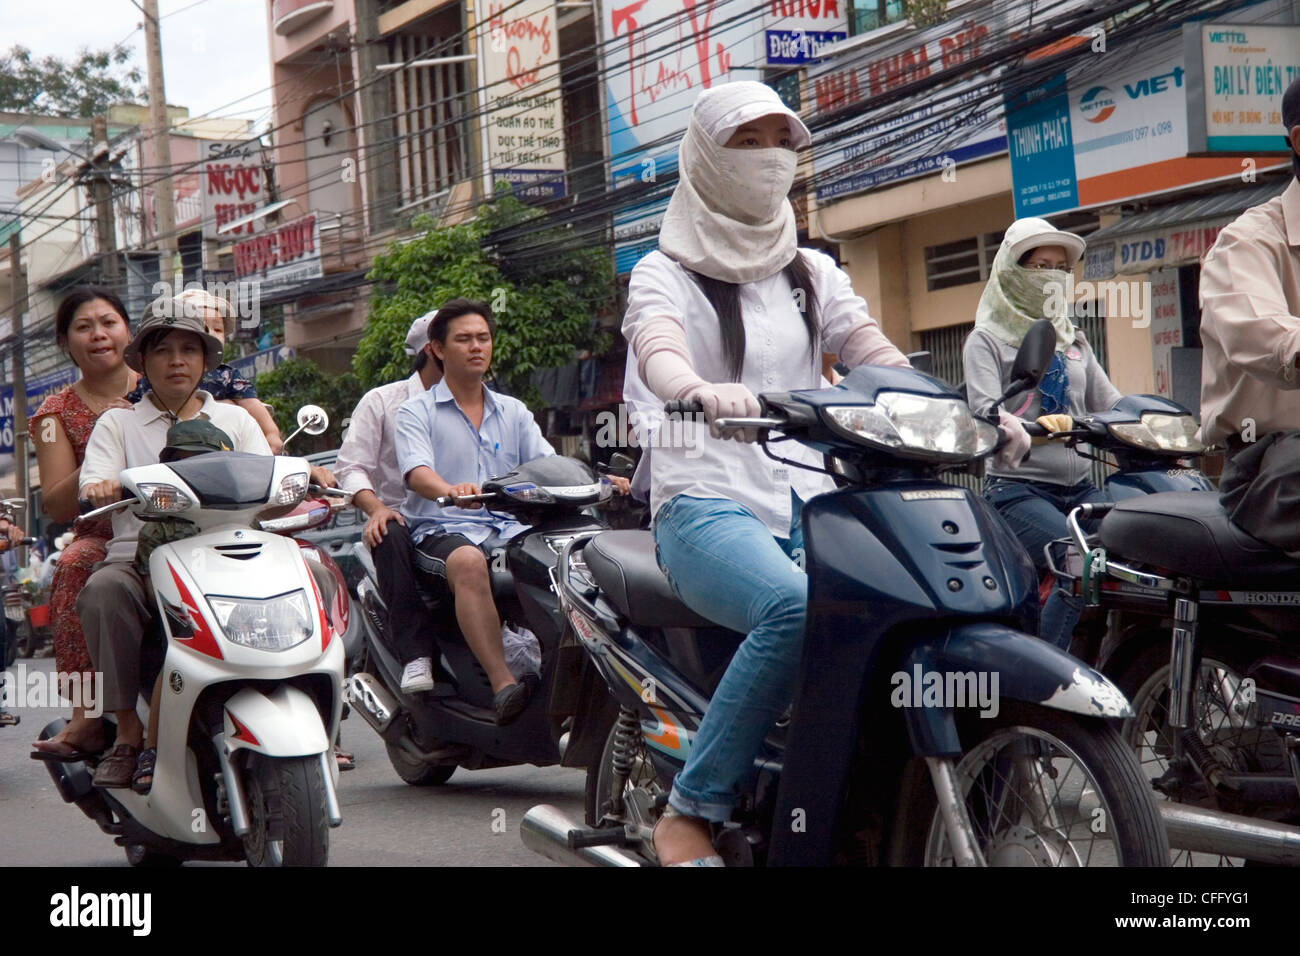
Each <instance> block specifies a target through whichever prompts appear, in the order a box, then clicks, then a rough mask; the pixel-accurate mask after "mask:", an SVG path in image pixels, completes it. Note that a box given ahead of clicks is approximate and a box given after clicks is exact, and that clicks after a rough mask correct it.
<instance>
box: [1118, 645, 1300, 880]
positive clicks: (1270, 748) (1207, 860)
mask: <svg viewBox="0 0 1300 956" xmlns="http://www.w3.org/2000/svg"><path fill="white" fill-rule="evenodd" d="M1250 659H1251V658H1250V657H1249V655H1243V654H1242V653H1241V652H1240V651H1239V650H1234V649H1227V648H1223V647H1218V646H1215V645H1214V644H1212V643H1207V644H1206V645H1205V646H1204V647H1203V648H1202V656H1201V662H1200V667H1199V670H1198V672H1197V676H1196V689H1195V692H1194V694H1193V698H1192V714H1193V720H1194V722H1195V724H1196V727H1197V730H1198V735H1199V736H1200V738H1201V740H1202V741H1203V742H1204V743H1205V744H1206V745H1207V746H1208V747H1210V749H1211V750H1212V751H1213V752H1214V754H1215V756H1216V757H1218V758H1219V760H1220V761H1221V762H1222V763H1224V764H1225V765H1226V766H1229V767H1232V768H1235V769H1238V770H1243V771H1256V772H1266V773H1283V774H1285V773H1288V772H1289V766H1288V764H1287V758H1286V754H1285V752H1284V750H1283V747H1282V742H1281V738H1280V737H1278V736H1277V735H1276V734H1274V733H1273V732H1272V731H1270V730H1269V729H1268V728H1259V727H1255V728H1247V727H1233V726H1232V718H1231V717H1230V716H1229V714H1230V713H1231V712H1232V711H1234V710H1238V709H1239V705H1240V703H1241V702H1240V700H1239V698H1238V697H1237V694H1236V692H1235V690H1234V689H1235V688H1237V687H1239V686H1240V682H1241V679H1242V674H1243V673H1244V672H1245V670H1246V668H1247V666H1248V662H1249V660H1250ZM1168 681H1169V648H1168V646H1167V644H1163V643H1162V644H1158V645H1153V646H1152V647H1149V648H1147V649H1146V650H1145V651H1143V652H1142V653H1141V654H1140V655H1139V656H1138V657H1137V658H1136V659H1135V660H1134V661H1133V663H1132V664H1130V665H1129V666H1128V667H1127V668H1126V669H1125V670H1124V672H1123V673H1122V674H1121V675H1120V676H1119V677H1118V678H1117V679H1116V681H1115V683H1116V684H1117V685H1118V686H1119V688H1120V689H1121V690H1122V691H1124V694H1125V696H1127V697H1128V699H1129V701H1130V702H1131V704H1132V707H1133V713H1134V715H1135V716H1134V717H1132V718H1130V719H1129V720H1126V721H1125V722H1124V727H1123V730H1122V731H1121V732H1122V734H1123V736H1124V740H1125V742H1126V743H1128V745H1129V746H1130V747H1132V748H1133V751H1134V754H1135V755H1136V756H1137V759H1138V764H1139V766H1140V767H1141V769H1142V771H1143V776H1145V777H1146V778H1147V779H1149V780H1152V781H1154V780H1156V779H1159V778H1161V777H1162V776H1164V775H1165V774H1166V772H1167V771H1168V770H1169V761H1168V760H1167V759H1166V758H1167V757H1168V756H1170V755H1171V751H1172V741H1173V736H1172V735H1173V729H1172V728H1170V727H1169V726H1168V716H1169V714H1168V701H1169V690H1168ZM1192 774H1195V771H1194V770H1193V771H1192ZM1196 783H1197V784H1198V786H1197V787H1196V789H1195V791H1192V792H1187V793H1179V792H1175V793H1174V794H1172V795H1170V794H1166V793H1161V794H1159V796H1158V797H1157V799H1171V800H1175V801H1177V802H1179V803H1187V804H1188V805H1191V806H1200V807H1205V808H1209V809H1215V808H1217V807H1218V804H1217V801H1216V800H1215V799H1214V797H1213V796H1212V795H1211V794H1210V793H1209V791H1208V789H1206V788H1205V787H1204V786H1203V784H1202V782H1201V781H1200V778H1199V775H1196ZM1166 789H1168V788H1166ZM1228 809H1230V810H1231V809H1234V808H1228ZM1171 853H1172V855H1171V857H1170V862H1171V864H1172V865H1174V866H1239V865H1241V863H1242V860H1241V859H1240V858H1238V857H1227V856H1221V855H1216V854H1210V853H1191V852H1188V851H1186V850H1173V851H1171Z"/></svg>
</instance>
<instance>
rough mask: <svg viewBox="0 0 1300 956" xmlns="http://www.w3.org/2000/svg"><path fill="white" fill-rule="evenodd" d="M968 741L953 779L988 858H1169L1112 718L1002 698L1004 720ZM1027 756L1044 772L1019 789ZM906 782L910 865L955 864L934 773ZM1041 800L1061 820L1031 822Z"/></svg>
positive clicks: (1110, 861)
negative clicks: (1046, 753) (1047, 755)
mask: <svg viewBox="0 0 1300 956" xmlns="http://www.w3.org/2000/svg"><path fill="white" fill-rule="evenodd" d="M962 745H963V748H964V753H963V754H962V756H961V758H960V760H958V761H957V763H956V766H955V768H954V778H955V780H956V783H957V786H958V791H959V792H960V793H962V794H964V795H965V803H966V812H967V815H968V817H969V819H970V820H971V825H972V829H973V830H974V831H975V834H976V839H977V843H978V847H979V850H980V853H981V855H982V856H983V857H984V859H985V861H986V863H987V865H989V866H1111V865H1114V866H1167V865H1168V861H1169V843H1168V840H1167V838H1166V835H1165V828H1164V824H1163V823H1162V821H1161V819H1160V813H1159V811H1158V810H1157V808H1156V804H1155V799H1154V796H1153V794H1152V791H1151V788H1150V786H1149V785H1148V783H1147V780H1146V778H1145V776H1144V775H1143V774H1142V773H1141V770H1140V768H1139V767H1138V763H1137V760H1136V759H1135V758H1134V756H1133V751H1132V750H1131V749H1130V748H1129V747H1128V745H1127V744H1126V743H1125V741H1124V740H1123V738H1122V737H1121V736H1120V735H1119V733H1118V732H1117V731H1116V730H1115V729H1114V728H1113V727H1111V726H1110V725H1108V724H1107V723H1105V722H1104V721H1102V720H1100V719H1097V718H1087V717H1080V716H1078V715H1076V714H1069V713H1064V712H1062V711H1057V710H1052V709H1050V708H1047V707H1041V706H1039V705H1036V704H1026V703H1023V702H1020V701H1004V702H1003V705H1002V710H1001V713H999V714H998V716H997V717H993V718H988V719H985V718H979V717H977V718H974V719H973V720H971V721H969V722H967V723H965V724H964V726H963V727H962ZM1047 747H1050V754H1051V758H1050V767H1048V768H1047V769H1046V771H1045V772H1044V770H1043V769H1042V768H1043V764H1044V760H1043V751H1044V748H1047ZM1026 760H1028V761H1030V762H1031V764H1032V766H1033V767H1034V768H1035V769H1036V771H1037V772H1036V775H1035V777H1034V778H1033V779H1032V780H1031V781H1027V782H1028V786H1027V787H1024V788H1019V789H1018V788H1017V787H1016V785H1015V784H1014V783H1009V782H1008V781H1009V780H1014V779H1015V777H1016V775H1017V773H1019V772H1022V771H1017V770H1016V766H1017V765H1019V764H1021V762H1022V761H1026ZM1066 761H1069V762H1068V763H1067V762H1066ZM1031 772H1034V771H1031ZM905 779H911V780H912V781H913V784H912V785H911V786H910V787H906V786H905V787H904V789H905V790H908V792H905V793H901V794H900V800H899V807H900V812H901V813H904V814H906V815H907V819H906V821H905V824H904V827H903V829H902V832H903V833H904V834H905V836H904V839H905V841H906V844H905V846H904V847H903V848H902V860H903V862H906V863H907V864H909V865H913V866H917V865H920V866H951V865H953V862H952V854H951V851H950V849H949V847H948V837H947V832H946V830H945V828H944V825H943V818H942V815H941V814H940V812H939V806H938V800H937V798H936V796H935V793H934V787H933V785H932V784H931V782H930V778H929V774H928V773H923V774H920V775H914V776H912V777H911V778H905ZM1089 790H1091V791H1092V793H1091V794H1089V792H1088V791H1089ZM1017 791H1018V792H1017ZM1034 798H1038V800H1039V802H1043V801H1045V800H1047V801H1050V807H1048V809H1049V810H1050V811H1052V813H1053V814H1054V818H1053V819H1051V820H1048V819H1045V818H1039V817H1034V816H1032V815H1031V816H1030V818H1029V820H1028V822H1027V823H1026V820H1025V814H1026V813H1031V814H1032V813H1033V812H1034V808H1033V807H1031V806H1029V802H1030V801H1031V800H1033V799H1034ZM991 814H993V815H992V818H990V816H991Z"/></svg>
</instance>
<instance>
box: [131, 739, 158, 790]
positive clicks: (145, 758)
mask: <svg viewBox="0 0 1300 956" xmlns="http://www.w3.org/2000/svg"><path fill="white" fill-rule="evenodd" d="M157 762H158V751H157V750H155V749H154V748H153V747H148V748H146V749H144V750H141V751H140V756H139V757H137V758H136V760H135V773H133V774H131V789H132V790H134V791H135V792H136V793H148V792H149V791H150V790H152V789H153V770H154V765H155V764H157ZM145 777H148V778H149V779H148V780H145V779H143V778H145Z"/></svg>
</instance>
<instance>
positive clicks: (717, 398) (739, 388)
mask: <svg viewBox="0 0 1300 956" xmlns="http://www.w3.org/2000/svg"><path fill="white" fill-rule="evenodd" d="M685 397H686V399H687V400H688V401H690V400H698V401H699V403H700V404H701V405H703V406H704V420H705V421H707V422H708V423H709V434H710V435H712V436H713V437H714V438H730V439H733V440H735V441H757V440H758V431H757V430H756V429H753V428H743V429H731V428H729V429H727V430H726V431H719V430H718V429H717V428H716V427H714V425H713V423H714V421H716V420H717V419H719V418H755V417H757V416H758V415H759V414H760V413H761V412H762V407H761V406H760V405H759V404H758V399H757V398H755V397H754V393H753V392H751V391H750V390H749V389H747V388H746V387H745V386H744V385H741V384H740V383H738V382H725V383H723V384H720V385H699V386H697V387H695V388H694V389H692V390H691V391H690V392H689V393H687V395H686V396H685Z"/></svg>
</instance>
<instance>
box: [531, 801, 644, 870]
mask: <svg viewBox="0 0 1300 956" xmlns="http://www.w3.org/2000/svg"><path fill="white" fill-rule="evenodd" d="M589 832H591V831H588V830H587V828H585V827H582V826H579V825H578V824H576V823H574V822H573V821H572V820H570V819H569V818H568V817H567V816H565V814H564V813H563V812H561V811H560V810H557V809H556V808H555V807H553V806H551V805H550V804H548V803H540V804H538V805H537V806H535V807H533V808H532V809H531V810H529V811H528V812H527V813H525V814H524V818H523V820H521V821H520V823H519V837H520V839H522V840H523V841H524V846H526V847H528V849H530V850H532V851H533V852H534V853H538V854H541V855H542V856H544V857H546V858H547V859H548V860H554V861H555V862H556V863H563V864H565V865H566V866H641V864H640V863H639V862H637V861H636V860H634V859H633V858H632V857H631V856H629V855H628V854H626V853H624V852H622V851H621V850H617V849H615V848H614V847H612V846H583V845H581V840H579V841H577V842H578V845H577V846H575V845H574V842H575V841H574V837H581V836H582V835H584V834H586V833H589Z"/></svg>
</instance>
